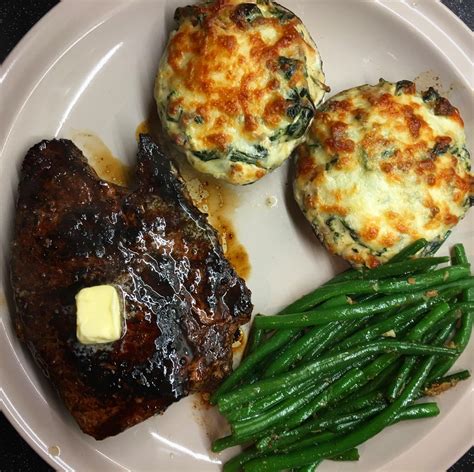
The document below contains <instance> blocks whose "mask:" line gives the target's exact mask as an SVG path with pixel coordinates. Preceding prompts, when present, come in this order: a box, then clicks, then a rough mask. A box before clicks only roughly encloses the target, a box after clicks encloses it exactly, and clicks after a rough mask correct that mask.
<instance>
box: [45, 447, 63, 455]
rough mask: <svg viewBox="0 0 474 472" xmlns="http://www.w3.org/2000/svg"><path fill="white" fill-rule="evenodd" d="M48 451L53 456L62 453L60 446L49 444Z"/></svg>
mask: <svg viewBox="0 0 474 472" xmlns="http://www.w3.org/2000/svg"><path fill="white" fill-rule="evenodd" d="M48 453H49V454H50V455H51V456H53V457H57V456H59V454H61V449H59V446H49V448H48Z"/></svg>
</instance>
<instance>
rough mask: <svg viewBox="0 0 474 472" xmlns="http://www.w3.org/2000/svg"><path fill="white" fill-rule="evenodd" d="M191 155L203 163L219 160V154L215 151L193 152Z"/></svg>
mask: <svg viewBox="0 0 474 472" xmlns="http://www.w3.org/2000/svg"><path fill="white" fill-rule="evenodd" d="M193 154H194V155H195V156H196V157H197V158H199V159H201V161H204V162H208V161H215V160H216V159H219V153H218V152H217V151H216V150H215V149H213V150H212V151H193Z"/></svg>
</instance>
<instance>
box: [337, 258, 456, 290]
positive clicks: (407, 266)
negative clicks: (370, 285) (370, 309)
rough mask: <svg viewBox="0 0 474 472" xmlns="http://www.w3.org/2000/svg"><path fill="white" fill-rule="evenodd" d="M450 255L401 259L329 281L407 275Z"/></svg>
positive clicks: (426, 267) (446, 259)
mask: <svg viewBox="0 0 474 472" xmlns="http://www.w3.org/2000/svg"><path fill="white" fill-rule="evenodd" d="M448 261H449V257H423V258H420V259H411V260H407V261H400V262H395V263H390V264H383V265H381V266H378V267H376V268H375V269H366V268H364V267H363V268H361V269H359V270H356V271H355V272H353V273H346V274H341V275H340V277H338V278H337V282H334V281H330V282H329V283H330V284H332V283H340V282H346V281H348V280H381V279H385V278H388V277H394V276H400V275H406V274H410V273H413V272H418V271H426V270H428V269H429V268H430V267H434V266H437V265H439V264H442V263H444V262H448Z"/></svg>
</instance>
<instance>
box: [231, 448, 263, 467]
mask: <svg viewBox="0 0 474 472" xmlns="http://www.w3.org/2000/svg"><path fill="white" fill-rule="evenodd" d="M262 455H263V453H262V452H261V451H257V449H255V448H253V447H252V448H249V449H246V450H245V451H243V452H241V453H240V454H239V455H237V456H235V457H233V458H232V459H230V460H229V461H227V462H226V463H225V464H224V466H223V468H222V472H239V471H240V470H242V465H243V464H245V462H248V461H249V460H251V459H255V458H256V457H261V456H262Z"/></svg>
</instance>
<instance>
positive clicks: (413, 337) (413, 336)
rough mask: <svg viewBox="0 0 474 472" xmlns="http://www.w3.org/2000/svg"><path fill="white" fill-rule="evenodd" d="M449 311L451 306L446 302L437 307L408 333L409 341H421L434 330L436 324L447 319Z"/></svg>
mask: <svg viewBox="0 0 474 472" xmlns="http://www.w3.org/2000/svg"><path fill="white" fill-rule="evenodd" d="M448 311H449V305H448V304H447V303H445V302H442V303H440V304H439V305H437V306H436V307H435V308H434V309H433V310H432V311H430V313H428V315H426V316H425V317H423V318H422V319H421V320H420V321H419V322H418V323H417V324H416V325H415V326H414V327H413V328H412V329H411V330H410V332H409V333H408V335H407V340H408V341H420V340H421V339H422V337H423V336H424V335H425V333H426V332H427V331H428V330H429V329H430V328H432V327H433V326H434V325H436V323H437V322H438V321H440V320H442V319H443V318H445V315H446V313H447V312H448Z"/></svg>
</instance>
